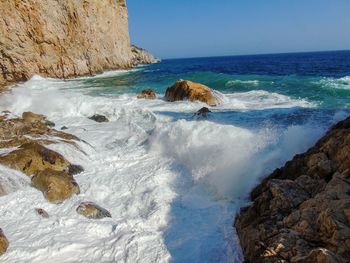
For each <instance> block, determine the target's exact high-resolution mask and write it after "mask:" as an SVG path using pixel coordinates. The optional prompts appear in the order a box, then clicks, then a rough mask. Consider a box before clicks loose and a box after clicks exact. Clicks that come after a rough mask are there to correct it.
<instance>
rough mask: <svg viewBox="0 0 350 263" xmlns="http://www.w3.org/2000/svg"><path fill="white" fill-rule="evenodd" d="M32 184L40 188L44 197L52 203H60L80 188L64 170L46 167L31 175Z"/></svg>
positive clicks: (76, 192) (78, 191)
mask: <svg viewBox="0 0 350 263" xmlns="http://www.w3.org/2000/svg"><path fill="white" fill-rule="evenodd" d="M32 186H33V187H35V188H37V189H38V190H40V191H41V192H42V193H43V194H44V196H45V198H46V199H47V200H48V201H50V202H52V203H60V202H63V201H64V200H65V199H68V198H70V197H71V196H72V195H74V194H79V193H80V189H79V186H78V184H77V183H76V181H75V180H74V178H73V176H71V175H69V174H68V173H67V172H65V171H55V170H51V169H46V170H44V171H40V172H38V173H37V174H36V175H34V176H33V177H32Z"/></svg>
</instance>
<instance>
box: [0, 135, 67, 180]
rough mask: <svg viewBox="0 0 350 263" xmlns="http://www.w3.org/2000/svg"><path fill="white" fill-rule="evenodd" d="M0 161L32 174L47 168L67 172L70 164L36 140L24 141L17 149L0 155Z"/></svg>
mask: <svg viewBox="0 0 350 263" xmlns="http://www.w3.org/2000/svg"><path fill="white" fill-rule="evenodd" d="M0 163H1V164H3V165H5V166H8V167H10V168H12V169H16V170H20V171H22V172H23V173H25V174H26V175H33V174H35V173H37V172H39V171H43V170H46V169H48V168H49V169H51V170H55V171H67V172H68V170H69V166H70V163H69V162H68V161H67V160H66V159H65V158H64V157H63V156H62V155H61V154H59V153H57V152H55V151H53V150H50V149H48V148H46V147H44V146H42V145H40V144H39V143H36V142H29V143H25V144H23V145H22V146H21V147H20V148H19V149H17V150H15V151H12V152H10V153H8V154H6V155H3V156H0Z"/></svg>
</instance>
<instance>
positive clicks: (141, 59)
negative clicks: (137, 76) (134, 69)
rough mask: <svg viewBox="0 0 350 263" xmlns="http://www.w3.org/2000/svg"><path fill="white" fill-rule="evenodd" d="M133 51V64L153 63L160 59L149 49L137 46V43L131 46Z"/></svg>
mask: <svg viewBox="0 0 350 263" xmlns="http://www.w3.org/2000/svg"><path fill="white" fill-rule="evenodd" d="M131 52H132V63H133V65H139V64H152V63H156V62H159V61H160V59H159V58H156V57H154V56H153V55H152V54H151V53H150V52H148V51H147V50H145V49H143V48H140V47H137V46H135V45H132V46H131Z"/></svg>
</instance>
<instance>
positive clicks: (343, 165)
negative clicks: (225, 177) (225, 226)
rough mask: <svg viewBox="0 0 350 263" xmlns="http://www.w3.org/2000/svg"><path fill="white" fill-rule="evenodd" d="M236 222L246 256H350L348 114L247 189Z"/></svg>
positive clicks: (336, 259)
mask: <svg viewBox="0 0 350 263" xmlns="http://www.w3.org/2000/svg"><path fill="white" fill-rule="evenodd" d="M251 199H252V201H253V202H252V204H251V205H250V206H249V207H247V208H243V209H242V210H241V212H240V215H238V217H237V218H236V222H235V226H236V229H237V232H238V235H239V238H240V241H241V246H242V249H243V252H244V255H245V259H246V262H256V263H259V262H310V263H311V262H349V259H350V118H348V119H346V120H344V121H342V122H340V123H338V124H337V125H335V126H334V127H332V128H331V129H330V131H329V132H328V133H327V134H326V135H325V136H324V137H323V138H322V139H320V140H319V141H318V142H317V143H316V145H315V146H314V147H312V148H311V149H310V150H308V151H307V152H306V153H304V154H300V155H296V156H295V157H294V158H293V160H291V161H289V162H287V163H286V165H285V166H284V167H283V168H280V169H277V170H275V171H274V172H273V173H272V174H271V175H270V176H269V177H267V178H266V179H265V180H264V181H263V182H262V183H261V184H260V185H259V186H257V187H256V188H255V189H254V190H253V192H252V193H251Z"/></svg>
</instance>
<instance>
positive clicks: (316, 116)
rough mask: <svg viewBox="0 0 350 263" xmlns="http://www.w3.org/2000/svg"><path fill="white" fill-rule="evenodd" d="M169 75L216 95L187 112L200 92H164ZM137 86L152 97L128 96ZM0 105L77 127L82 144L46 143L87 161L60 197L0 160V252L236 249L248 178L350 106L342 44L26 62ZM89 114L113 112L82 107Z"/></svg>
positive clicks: (142, 255) (210, 258) (165, 255)
mask: <svg viewBox="0 0 350 263" xmlns="http://www.w3.org/2000/svg"><path fill="white" fill-rule="evenodd" d="M178 79H186V80H191V81H195V82H200V83H202V84H205V85H207V86H209V87H210V88H212V89H213V90H215V92H216V94H218V96H219V97H220V100H221V103H220V105H218V106H216V107H209V109H210V111H211V112H210V113H209V114H208V116H207V118H202V117H199V116H197V115H196V114H195V113H196V112H197V111H198V110H199V109H200V108H202V107H205V106H206V107H208V106H207V105H205V104H204V103H201V102H189V101H178V102H168V101H166V100H165V99H164V93H165V91H166V89H167V88H168V87H170V86H171V85H172V84H173V83H174V82H175V81H176V80H178ZM146 88H152V89H154V90H155V91H156V93H157V98H156V99H155V100H146V99H137V98H136V95H137V93H139V92H141V91H142V90H143V89H146ZM0 110H1V111H3V110H9V111H11V113H12V114H13V116H20V115H21V114H22V113H23V112H24V111H32V112H35V113H40V114H44V115H46V116H47V117H48V119H49V120H51V121H53V122H55V124H56V129H60V128H61V127H63V126H66V127H67V128H68V129H67V130H66V132H68V133H72V134H74V135H77V136H78V137H79V138H81V139H82V141H81V142H78V144H79V149H77V148H75V147H73V146H72V145H70V144H65V143H63V142H60V143H57V144H53V145H49V146H48V147H49V148H51V149H54V150H56V151H58V152H60V153H62V154H63V155H64V156H65V157H66V158H67V159H68V160H69V161H71V162H72V163H75V164H80V165H82V166H83V167H84V169H85V171H84V172H83V173H81V174H79V175H76V176H75V178H76V181H77V182H78V184H79V185H80V189H81V193H80V195H77V196H74V197H72V198H70V199H69V200H66V201H65V202H63V203H61V204H58V205H57V204H51V203H49V202H48V201H46V200H45V198H44V197H43V195H42V194H41V192H39V191H37V190H36V189H34V188H32V187H30V179H29V178H28V177H26V176H24V175H23V174H22V173H20V172H18V171H14V170H11V169H8V168H6V167H4V166H0V173H1V174H2V175H3V176H2V179H1V180H5V181H6V180H7V181H9V182H11V187H12V190H13V192H12V193H11V194H9V195H7V196H3V197H1V198H0V207H1V209H0V227H1V228H2V229H3V230H4V231H5V233H6V235H7V237H8V239H9V241H10V247H9V249H8V251H7V253H6V254H4V255H3V256H2V258H1V261H3V262H60V263H64V262H84V263H85V262H132V263H134V262H179V263H187V262H189V263H192V262H201V263H202V262H208V263H209V262H242V261H243V255H242V251H241V248H240V244H239V239H238V237H237V234H236V230H235V228H234V219H235V216H236V215H237V213H239V210H240V208H242V207H244V206H247V205H249V204H250V199H249V193H250V191H251V190H252V189H253V188H254V187H255V186H256V185H257V184H259V182H261V180H262V179H263V178H264V177H265V176H267V175H269V174H270V173H271V172H272V171H273V170H274V169H276V168H278V167H281V166H283V165H284V163H285V162H286V161H288V160H290V159H291V158H292V157H293V156H294V155H295V154H297V153H302V152H304V151H306V150H307V149H308V148H309V147H311V146H312V145H313V144H314V143H315V142H316V141H317V140H318V139H319V138H321V137H322V136H323V135H324V134H325V132H326V131H327V130H328V129H329V128H330V127H331V126H332V125H334V124H335V123H336V122H338V121H340V120H342V119H344V118H345V117H347V116H349V115H350V51H334V52H315V53H289V54H273V55H250V56H228V57H210V58H188V59H164V60H163V61H162V62H160V63H156V64H151V65H143V66H139V67H137V68H135V69H132V70H124V71H109V72H104V73H103V74H99V75H96V76H92V77H82V78H78V79H72V80H63V79H52V78H44V77H41V76H33V78H32V79H31V80H29V81H27V82H24V83H20V84H17V85H15V86H14V87H13V88H11V89H10V90H8V91H7V92H6V93H5V94H2V95H1V97H0ZM94 114H102V115H104V116H106V117H107V118H108V119H109V120H110V121H109V122H107V123H97V122H94V121H93V120H90V119H88V117H90V116H92V115H94ZM1 151H2V153H4V152H6V150H4V149H1ZM9 178H17V179H16V180H10V179H9ZM81 201H93V202H95V203H97V204H98V205H100V206H102V207H104V208H106V209H107V210H109V211H110V213H111V214H112V218H105V219H101V220H91V219H87V218H83V217H82V216H80V215H78V214H77V213H76V211H75V209H76V207H77V206H78V204H79V203H80V202H81ZM36 207H40V208H43V209H45V210H46V211H47V212H48V213H49V214H50V218H48V219H43V218H40V217H38V216H37V215H36V214H35V211H34V208H36Z"/></svg>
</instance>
